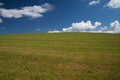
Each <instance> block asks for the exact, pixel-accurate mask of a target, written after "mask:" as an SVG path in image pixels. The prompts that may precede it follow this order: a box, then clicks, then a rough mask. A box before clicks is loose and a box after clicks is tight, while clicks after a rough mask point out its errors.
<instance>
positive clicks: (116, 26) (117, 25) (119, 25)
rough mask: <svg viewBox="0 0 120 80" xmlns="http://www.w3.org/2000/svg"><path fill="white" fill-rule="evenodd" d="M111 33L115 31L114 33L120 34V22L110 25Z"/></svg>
mask: <svg viewBox="0 0 120 80" xmlns="http://www.w3.org/2000/svg"><path fill="white" fill-rule="evenodd" d="M110 31H113V33H120V22H119V21H117V20H116V21H114V22H112V23H110Z"/></svg>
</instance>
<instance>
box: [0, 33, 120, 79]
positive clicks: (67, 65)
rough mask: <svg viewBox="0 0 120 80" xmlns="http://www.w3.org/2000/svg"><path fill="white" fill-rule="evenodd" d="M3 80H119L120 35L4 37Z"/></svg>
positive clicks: (0, 45) (0, 42) (0, 49)
mask: <svg viewBox="0 0 120 80" xmlns="http://www.w3.org/2000/svg"><path fill="white" fill-rule="evenodd" d="M0 80H120V34H108V33H40V34H9V35H8V34H6V35H2V34H1V35H0Z"/></svg>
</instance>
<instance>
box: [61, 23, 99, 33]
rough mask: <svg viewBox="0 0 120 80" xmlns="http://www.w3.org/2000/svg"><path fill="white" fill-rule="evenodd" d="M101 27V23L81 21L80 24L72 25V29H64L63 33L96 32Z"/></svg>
mask: <svg viewBox="0 0 120 80" xmlns="http://www.w3.org/2000/svg"><path fill="white" fill-rule="evenodd" d="M98 26H101V22H95V23H94V24H92V23H91V21H87V22H84V21H81V22H79V23H72V25H71V27H68V28H63V32H83V31H94V30H95V29H96V27H98Z"/></svg>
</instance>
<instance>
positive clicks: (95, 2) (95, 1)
mask: <svg viewBox="0 0 120 80" xmlns="http://www.w3.org/2000/svg"><path fill="white" fill-rule="evenodd" d="M99 3H100V0H93V1H91V2H90V3H89V6H94V5H96V4H99Z"/></svg>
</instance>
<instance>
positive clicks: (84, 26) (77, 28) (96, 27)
mask: <svg viewBox="0 0 120 80" xmlns="http://www.w3.org/2000/svg"><path fill="white" fill-rule="evenodd" d="M101 24H102V23H101V22H97V21H96V22H95V23H94V24H92V22H91V21H87V22H84V21H81V22H79V23H72V25H71V27H68V28H63V29H62V31H59V30H53V31H48V32H49V33H56V32H57V33H59V32H94V33H120V22H119V21H117V20H116V21H114V22H111V23H110V26H109V27H108V26H103V27H102V26H101Z"/></svg>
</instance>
